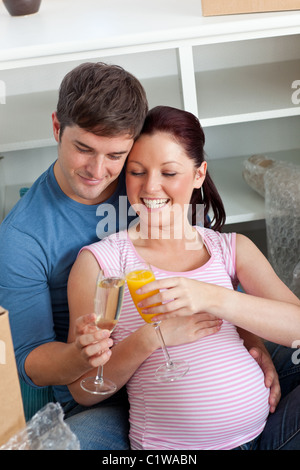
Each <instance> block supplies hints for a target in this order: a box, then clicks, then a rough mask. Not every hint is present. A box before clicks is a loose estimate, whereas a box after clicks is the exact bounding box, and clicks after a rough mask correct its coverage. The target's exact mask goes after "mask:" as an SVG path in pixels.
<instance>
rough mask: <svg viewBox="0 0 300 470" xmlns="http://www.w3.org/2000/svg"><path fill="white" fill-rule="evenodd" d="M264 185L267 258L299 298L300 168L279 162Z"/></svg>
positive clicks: (268, 174) (268, 173) (270, 169)
mask: <svg viewBox="0 0 300 470" xmlns="http://www.w3.org/2000/svg"><path fill="white" fill-rule="evenodd" d="M264 183H265V206H266V228H267V246H268V258H269V261H270V263H271V264H272V266H273V268H274V270H275V272H276V273H277V275H278V276H279V277H280V279H281V280H282V281H283V282H284V283H285V284H286V285H287V286H288V287H289V288H290V289H291V290H292V291H293V292H294V293H295V294H296V295H297V296H298V297H300V166H299V165H293V164H287V163H283V162H277V163H276V165H274V166H273V167H272V168H269V169H268V171H266V173H265V176H264Z"/></svg>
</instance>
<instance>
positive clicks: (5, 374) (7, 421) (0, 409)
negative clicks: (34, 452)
mask: <svg viewBox="0 0 300 470" xmlns="http://www.w3.org/2000/svg"><path fill="white" fill-rule="evenodd" d="M25 426H26V422H25V416H24V409H23V401H22V395H21V389H20V382H19V376H18V372H17V367H16V360H15V354H14V348H13V342H12V337H11V332H10V326H9V320H8V311H7V310H4V309H3V308H2V307H1V306H0V446H1V445H3V444H5V443H6V442H7V441H8V440H9V439H10V438H11V437H12V436H13V435H14V434H16V433H17V432H18V431H20V430H21V429H23V428H24V427H25Z"/></svg>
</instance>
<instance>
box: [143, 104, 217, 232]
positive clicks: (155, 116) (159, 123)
mask: <svg viewBox="0 0 300 470" xmlns="http://www.w3.org/2000/svg"><path fill="white" fill-rule="evenodd" d="M156 132H166V133H167V134H170V135H172V136H173V138H174V139H175V140H176V142H177V143H178V144H179V145H181V146H182V147H183V149H184V151H185V153H186V155H187V156H188V157H189V158H191V160H193V161H194V164H195V168H198V167H200V166H201V164H202V162H203V161H205V158H204V155H205V154H204V144H205V135H204V132H203V129H202V127H201V124H200V122H199V120H198V119H197V118H196V116H194V115H193V114H192V113H189V112H187V111H183V110H181V109H177V108H172V107H170V106H156V107H155V108H153V109H151V110H150V111H149V112H148V114H147V117H146V120H145V122H144V126H143V129H142V132H141V133H142V134H148V135H151V134H154V133H156ZM190 204H191V206H192V223H193V224H195V220H196V209H197V204H204V221H205V223H204V225H205V226H206V227H208V226H209V227H211V228H212V229H213V230H221V228H222V226H223V225H224V223H225V219H226V214H225V209H224V206H223V202H222V199H221V197H220V195H219V193H218V190H217V188H216V186H215V184H214V182H213V181H212V179H211V177H210V175H209V172H208V171H207V172H206V177H205V180H204V183H203V185H202V190H201V188H200V189H194V191H193V194H192V197H191V201H190ZM210 209H211V210H212V212H213V214H214V216H213V219H212V220H211V221H210V219H209V218H208V212H209V210H210Z"/></svg>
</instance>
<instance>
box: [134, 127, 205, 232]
mask: <svg viewBox="0 0 300 470" xmlns="http://www.w3.org/2000/svg"><path fill="white" fill-rule="evenodd" d="M205 173H206V162H203V163H202V165H201V167H199V168H195V166H194V162H193V160H191V159H190V158H189V157H188V156H187V155H186V153H185V151H184V149H183V147H182V146H181V145H180V144H178V143H177V142H176V141H175V140H174V138H173V136H171V135H170V134H167V133H165V132H157V133H155V134H153V135H146V134H145V135H142V136H141V137H140V138H139V139H138V140H137V141H136V143H135V144H134V146H133V148H132V150H131V152H130V155H129V157H128V160H127V167H126V185H127V195H128V199H129V201H130V203H131V205H133V206H134V208H135V210H136V211H137V213H138V214H139V216H140V220H141V221H144V222H146V223H147V224H148V225H149V224H150V223H151V226H153V225H159V226H164V227H167V226H169V225H170V224H171V225H172V224H174V215H172V214H175V217H176V219H178V216H179V215H180V214H181V215H182V216H184V214H186V212H185V211H186V210H187V208H188V205H189V202H190V199H191V195H192V192H193V189H194V188H200V187H201V186H202V183H203V181H204V178H205ZM149 216H151V217H149ZM182 220H183V219H182V217H181V221H182Z"/></svg>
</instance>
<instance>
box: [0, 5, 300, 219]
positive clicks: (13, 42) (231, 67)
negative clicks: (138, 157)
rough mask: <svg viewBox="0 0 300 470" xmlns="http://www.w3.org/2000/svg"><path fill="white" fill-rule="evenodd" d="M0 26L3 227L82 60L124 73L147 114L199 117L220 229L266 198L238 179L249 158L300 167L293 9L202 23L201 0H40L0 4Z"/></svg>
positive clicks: (255, 213) (299, 74)
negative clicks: (178, 111)
mask: <svg viewBox="0 0 300 470" xmlns="http://www.w3.org/2000/svg"><path fill="white" fill-rule="evenodd" d="M0 25H1V26H0V80H1V83H2V84H3V83H4V85H5V90H6V100H5V104H3V103H1V102H0V153H1V155H3V156H4V159H2V160H1V163H0V165H1V166H0V172H2V177H1V176H0V186H1V187H0V196H1V195H2V198H1V197H0V204H1V203H2V206H3V205H4V206H5V207H4V208H3V207H2V208H1V207H0V221H1V212H5V213H6V212H7V211H8V210H9V209H10V208H11V207H12V205H13V204H14V203H15V202H16V200H17V199H18V197H19V196H18V189H19V187H20V186H23V185H25V184H26V182H28V181H29V182H32V181H34V179H36V177H37V176H38V175H39V174H40V172H41V171H43V169H46V168H47V166H48V165H49V164H50V163H51V162H52V161H53V160H54V159H55V157H56V147H55V144H56V143H55V141H54V139H53V136H52V129H51V113H52V112H53V111H54V110H55V106H56V100H57V91H58V87H59V84H60V82H61V80H62V78H63V76H64V75H65V74H66V72H68V71H69V70H70V69H72V68H73V67H74V66H76V65H77V64H79V63H81V62H85V61H99V60H102V61H105V62H110V63H117V64H119V65H122V66H123V67H125V68H126V69H127V70H129V71H130V72H132V73H133V74H135V75H136V76H137V77H138V78H139V79H140V80H141V82H142V83H143V85H144V87H145V89H146V92H147V95H148V99H149V104H150V106H151V107H152V106H155V105H157V104H168V105H171V106H176V107H181V108H183V109H187V110H188V111H191V112H193V113H194V114H196V115H198V116H199V118H200V121H201V123H202V125H203V127H204V130H205V134H206V142H207V143H206V152H207V158H208V164H209V169H210V170H211V174H212V176H213V178H214V180H215V182H216V184H217V186H218V188H219V190H220V193H221V196H222V197H223V199H224V203H225V208H226V211H227V223H228V224H231V223H243V222H249V221H256V220H261V219H263V218H264V201H263V199H262V198H261V197H260V196H259V195H258V194H256V193H255V192H254V191H253V190H252V189H250V188H249V187H248V185H247V184H246V183H245V182H244V181H243V178H242V162H243V160H244V159H245V158H247V157H248V156H249V155H251V154H253V153H267V154H268V155H269V156H271V157H272V156H273V157H274V158H277V159H280V160H286V161H293V162H296V163H297V162H298V163H300V150H299V149H300V132H299V124H300V105H299V104H297V103H296V104H295V103H293V102H292V94H293V92H294V91H295V90H293V89H292V84H293V82H295V80H300V11H291V12H274V13H257V14H248V15H229V16H219V17H207V18H204V17H203V16H202V13H201V0H186V1H185V2H179V1H177V0H164V1H163V2H162V1H161V0H152V2H150V3H145V2H139V1H138V0H130V1H126V2H124V0H111V1H110V2H106V3H105V4H104V3H103V2H99V0H85V1H84V2H82V0H42V4H41V8H40V11H39V13H38V14H36V15H31V16H28V17H19V18H18V17H11V16H9V14H8V13H7V11H6V9H5V8H4V6H3V4H2V2H1V1H0ZM299 96H300V93H299ZM27 184H28V183H27ZM3 186H5V188H3ZM3 194H6V197H5V198H4V196H3ZM3 199H5V201H4V203H3ZM1 201H2V202H1Z"/></svg>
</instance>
